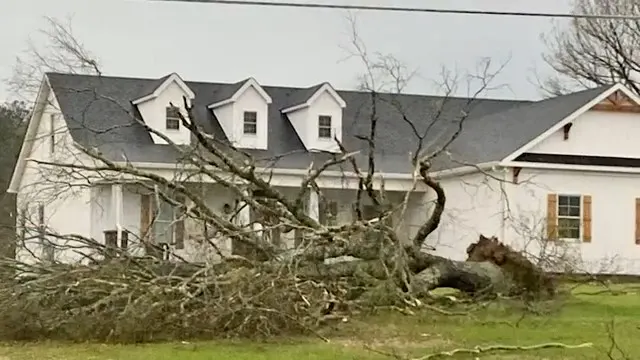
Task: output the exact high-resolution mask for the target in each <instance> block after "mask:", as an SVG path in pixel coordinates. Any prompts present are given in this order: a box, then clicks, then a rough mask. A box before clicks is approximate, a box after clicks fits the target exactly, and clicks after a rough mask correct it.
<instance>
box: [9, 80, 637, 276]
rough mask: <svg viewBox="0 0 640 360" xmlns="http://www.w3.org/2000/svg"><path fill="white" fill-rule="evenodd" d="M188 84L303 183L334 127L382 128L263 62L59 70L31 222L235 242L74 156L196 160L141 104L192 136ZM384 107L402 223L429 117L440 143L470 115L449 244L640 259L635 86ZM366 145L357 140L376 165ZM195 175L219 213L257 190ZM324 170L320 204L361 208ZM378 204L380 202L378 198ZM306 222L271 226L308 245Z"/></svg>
mask: <svg viewBox="0 0 640 360" xmlns="http://www.w3.org/2000/svg"><path fill="white" fill-rule="evenodd" d="M183 99H186V101H187V103H189V104H190V105H193V107H194V108H193V109H194V115H195V119H194V121H197V122H198V124H199V125H200V126H201V127H202V128H203V129H204V130H205V131H206V132H207V133H208V134H210V135H211V136H213V137H214V138H216V139H221V140H223V141H228V142H230V143H231V144H233V145H234V146H236V147H237V148H239V149H242V150H243V151H245V152H247V153H250V154H251V155H253V156H254V157H255V158H256V159H264V160H263V162H262V163H261V164H262V165H263V166H264V168H265V170H264V176H265V178H266V177H267V176H268V177H270V179H271V182H272V184H274V186H276V187H277V188H278V189H279V190H281V191H282V192H283V193H285V194H287V195H288V196H289V195H290V196H294V195H295V194H296V193H297V192H298V191H299V187H300V182H301V179H302V177H303V176H304V175H305V174H306V172H307V169H308V168H309V166H310V164H312V163H313V164H315V165H316V166H317V165H318V164H321V163H322V162H323V161H324V160H325V159H327V158H328V156H329V155H328V154H327V153H331V152H338V151H339V149H338V147H337V144H336V143H335V141H333V140H332V139H333V137H334V136H336V137H337V138H338V139H340V140H341V142H342V143H343V144H344V145H345V146H346V147H347V149H349V150H350V151H353V150H358V149H365V146H366V143H365V142H364V141H362V140H361V139H359V138H358V136H359V135H366V134H368V132H369V127H370V123H371V118H372V114H374V112H373V111H372V106H373V105H372V102H371V98H370V94H368V93H366V92H357V91H338V90H336V89H334V88H333V87H332V86H331V85H330V84H328V83H322V84H318V85H316V86H312V87H309V88H304V89H302V88H290V87H274V86H263V85H261V84H259V83H258V81H256V80H255V79H253V78H249V79H246V80H242V81H240V82H238V83H235V84H222V83H203V82H188V81H184V80H183V79H181V78H180V76H178V75H177V74H175V73H174V74H170V75H168V76H165V77H163V78H160V79H138V78H120V77H96V76H87V75H71V74H58V73H48V74H46V75H45V77H44V79H43V82H42V85H41V89H40V92H39V94H38V99H37V100H36V103H35V107H34V111H33V115H32V117H31V119H30V123H29V126H28V130H27V136H26V139H25V142H24V144H23V146H22V150H21V152H20V158H19V161H18V163H17V165H16V169H15V172H14V175H13V179H12V181H11V185H10V189H9V191H10V192H15V193H17V194H18V207H19V210H20V214H21V215H22V216H19V217H18V226H17V228H18V229H19V230H18V231H22V230H20V229H22V228H24V226H22V224H23V223H26V222H31V223H35V224H36V225H46V226H48V227H49V228H50V229H53V230H55V231H56V232H57V233H60V234H79V235H83V236H87V237H92V238H93V239H96V240H97V241H105V240H104V239H105V231H114V230H122V231H125V230H126V232H127V234H129V235H130V236H129V237H128V241H129V243H128V244H126V246H130V247H131V248H132V250H131V251H137V250H133V244H134V243H135V242H136V239H137V238H139V237H140V236H141V235H143V234H146V233H147V232H151V233H152V234H153V236H152V237H151V238H152V239H153V240H154V241H156V242H158V243H165V244H167V248H168V252H170V253H171V254H173V255H174V257H172V258H176V257H183V258H188V259H191V260H194V261H202V260H206V259H207V258H209V257H211V256H213V255H212V254H211V253H210V252H209V251H204V250H203V246H202V245H201V243H202V239H203V238H205V237H208V238H209V237H213V240H214V241H216V242H218V245H219V246H220V247H221V249H222V251H224V252H229V251H233V249H232V245H231V244H230V242H229V241H227V240H225V239H222V238H216V236H215V235H211V234H210V233H208V232H207V231H206V230H205V229H203V228H199V227H198V225H197V224H195V223H192V224H191V223H185V222H184V221H176V220H175V219H176V218H178V214H176V213H175V211H174V209H172V208H171V206H167V204H162V202H160V205H157V204H156V201H154V199H156V196H154V195H153V193H150V192H149V190H148V189H147V188H145V187H142V186H139V185H136V184H135V183H131V184H127V185H121V184H114V183H113V181H112V180H113V179H106V178H101V177H100V176H98V175H90V174H89V175H87V173H86V172H71V171H70V170H69V169H68V167H65V166H64V165H65V164H72V163H73V164H76V165H78V164H80V165H82V164H85V165H87V166H90V165H91V164H92V162H91V161H90V159H89V158H88V157H87V156H86V155H82V154H80V153H79V152H78V151H77V150H76V149H75V148H74V147H73V146H72V145H74V144H78V145H80V146H83V147H89V148H92V149H96V150H98V151H100V153H101V154H102V155H103V156H104V157H105V158H107V159H109V160H110V161H113V162H115V163H122V164H130V165H132V166H134V167H135V168H138V169H142V170H145V171H150V172H153V173H155V174H157V175H159V176H163V177H167V178H170V177H173V178H175V177H176V176H187V175H188V174H191V173H190V169H189V168H185V166H183V165H181V164H183V163H184V162H183V161H182V160H181V159H180V154H179V153H178V152H177V151H176V150H175V148H174V147H172V146H171V145H169V144H167V142H166V141H165V140H164V139H163V138H162V137H161V136H158V135H156V134H152V133H150V132H149V131H147V130H146V129H145V128H144V127H143V126H142V125H141V124H140V123H139V122H138V121H137V120H136V119H140V120H142V121H144V123H146V124H147V125H148V126H149V127H151V128H153V129H155V130H156V131H158V132H159V133H161V134H163V135H164V136H165V137H167V138H168V139H170V140H171V141H173V142H174V143H176V144H179V145H188V144H190V143H191V142H192V141H193V139H192V136H191V134H190V133H189V131H188V130H187V129H185V128H184V127H183V126H182V125H181V124H180V122H179V121H178V114H177V113H176V112H175V111H182V112H183V113H184V112H185V109H184V102H183ZM170 103H171V104H173V105H175V106H177V107H178V109H177V110H175V109H174V108H172V107H170V106H169V105H170ZM375 110H376V111H375V117H376V118H377V119H378V120H377V121H378V125H377V137H376V169H377V179H378V180H377V181H378V182H377V184H378V186H379V185H380V184H381V182H380V180H379V179H381V178H383V179H384V189H385V191H386V192H387V194H389V196H390V197H391V198H392V199H397V201H400V200H401V199H402V197H403V196H404V195H405V194H406V192H407V191H409V190H411V189H413V190H411V191H412V192H411V194H410V195H409V198H408V199H409V201H408V206H407V210H406V212H405V213H404V215H403V216H395V217H394V219H393V223H394V226H396V227H397V229H398V234H400V236H401V237H404V238H409V237H411V236H412V235H413V234H415V232H416V230H417V228H418V227H419V226H420V225H421V224H422V223H423V222H424V220H425V219H426V217H427V216H428V214H429V209H430V207H431V206H432V200H433V198H434V196H433V194H432V193H431V191H430V190H429V189H427V188H426V187H424V186H422V185H421V184H419V185H418V186H417V187H415V188H414V186H413V185H414V179H413V169H412V167H411V166H410V162H409V157H410V154H411V153H412V152H413V151H415V149H416V148H417V143H418V136H419V134H423V133H426V134H427V136H426V137H425V140H424V143H425V144H427V145H428V147H429V148H430V149H437V148H438V147H439V146H442V144H444V143H447V141H448V140H449V139H450V138H451V136H453V135H454V134H456V133H457V132H458V130H459V128H461V129H462V130H461V131H459V134H458V135H457V136H456V137H455V140H454V141H453V142H451V144H450V145H449V146H448V148H447V152H445V153H443V154H442V155H441V156H439V157H438V158H436V159H435V161H434V164H433V172H432V173H433V176H434V177H436V178H438V179H439V180H440V182H441V184H442V185H443V186H444V188H445V190H446V193H447V206H446V210H445V213H444V216H443V221H442V224H441V225H440V227H439V228H438V230H437V231H436V232H434V233H433V234H431V235H430V237H429V239H428V243H429V245H432V246H434V247H435V249H436V250H435V251H436V252H437V253H439V254H441V255H444V256H448V257H451V258H454V259H464V258H465V257H466V253H465V249H466V247H467V246H468V245H469V244H470V243H471V242H474V241H476V240H477V239H478V234H480V233H482V234H484V235H487V236H497V237H498V238H499V239H500V240H502V241H504V242H506V243H509V244H511V245H512V246H514V247H517V248H520V249H524V250H526V251H527V252H529V253H532V254H534V255H540V254H545V256H548V255H549V253H550V252H554V253H558V252H561V254H562V255H563V256H564V257H567V256H571V259H572V260H571V261H572V264H574V265H575V266H576V267H577V270H579V271H589V272H601V273H626V274H640V142H639V141H638V139H640V100H639V99H638V97H636V96H635V95H634V94H633V93H632V92H631V91H629V90H628V89H627V88H625V87H624V86H622V85H612V86H605V87H599V88H595V89H590V90H585V91H581V92H577V93H573V94H569V95H564V96H560V97H556V98H551V99H546V100H542V101H513V100H494V99H473V100H472V101H470V99H465V98H446V99H445V98H441V97H434V96H420V95H404V94H401V95H399V94H379V95H378V100H377V101H376V108H375ZM466 114H468V116H467V115H466ZM461 121H462V125H461V126H460V122H461ZM416 134H417V135H416ZM365 156H366V152H362V153H361V154H359V155H358V156H357V157H358V161H359V164H360V166H362V167H366V166H367V165H366V161H364V160H365ZM274 159H277V161H274ZM42 162H54V163H57V164H59V166H56V167H51V166H48V165H44V164H42ZM267 169H268V171H267ZM185 174H187V175H185ZM70 178H71V179H72V180H69V179H70ZM188 181H189V182H190V183H191V185H192V186H193V187H194V189H196V188H197V189H198V191H201V192H202V195H203V198H204V199H206V201H207V202H208V204H210V206H211V208H212V209H215V210H216V211H219V212H220V213H224V212H229V210H230V209H233V208H237V207H238V206H240V207H241V206H242V204H241V203H239V202H238V201H237V199H236V198H235V197H234V196H233V195H232V194H231V193H230V192H229V191H225V189H224V188H223V187H222V186H221V185H219V184H216V183H215V182H214V181H212V180H211V179H208V178H206V177H203V176H198V177H194V176H190V177H189V180H188ZM318 184H319V186H320V188H321V189H322V193H323V196H324V197H325V198H326V199H327V202H326V203H320V202H319V201H318V198H319V197H318V194H316V193H314V192H311V194H310V195H309V198H308V199H307V206H308V208H307V210H308V212H309V214H310V215H311V216H313V217H316V218H318V219H320V220H321V221H337V222H348V221H350V220H351V218H352V216H353V210H352V204H353V202H354V198H355V194H356V189H357V181H356V176H355V174H353V173H352V172H350V171H349V168H348V167H344V168H339V167H334V168H331V169H329V170H328V171H326V172H325V173H324V174H323V175H322V176H321V177H320V178H319V179H318ZM154 204H155V206H154ZM365 213H366V216H367V217H370V218H372V217H375V216H376V214H374V213H373V212H372V211H371V207H370V206H369V207H367V208H366V209H365ZM154 216H155V221H154V222H153V223H151V219H152V218H154ZM332 219H333V220H332ZM235 221H238V222H239V223H241V224H249V223H251V222H252V219H251V214H250V213H249V212H248V211H246V208H245V210H241V211H240V214H239V215H238V217H237V219H236V220H235ZM293 233H294V232H290V233H285V234H282V233H272V234H271V236H272V237H273V238H278V239H280V241H281V242H282V243H283V244H284V246H293V245H294V244H295V239H294V238H295V234H293ZM43 237H44V235H43ZM50 240H52V241H53V242H54V243H55V242H56V241H60V240H55V239H50ZM40 241H42V239H40ZM118 241H120V242H122V236H119V237H118ZM117 245H119V246H124V245H125V244H122V243H120V244H117ZM25 246H26V248H25V249H23V250H22V251H20V249H19V251H18V256H19V257H21V258H24V259H25V260H29V259H31V258H32V255H30V251H35V252H36V253H39V254H41V255H43V256H45V257H48V258H50V259H53V258H55V259H57V260H60V261H77V260H82V259H83V255H82V251H81V250H78V249H73V250H69V249H67V250H64V251H57V250H56V249H55V248H54V247H51V246H48V245H45V243H40V242H31V243H28V244H26V245H25ZM27 250H29V251H27Z"/></svg>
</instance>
